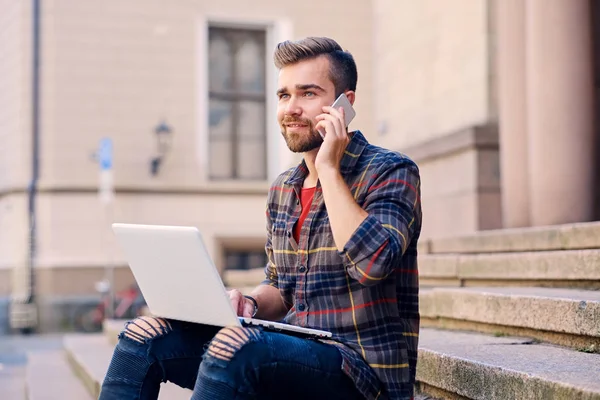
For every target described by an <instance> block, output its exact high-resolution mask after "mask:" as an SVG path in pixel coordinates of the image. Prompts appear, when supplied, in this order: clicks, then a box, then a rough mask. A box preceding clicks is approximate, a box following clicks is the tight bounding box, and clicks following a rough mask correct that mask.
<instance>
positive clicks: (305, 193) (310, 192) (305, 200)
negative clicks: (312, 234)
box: [294, 187, 316, 243]
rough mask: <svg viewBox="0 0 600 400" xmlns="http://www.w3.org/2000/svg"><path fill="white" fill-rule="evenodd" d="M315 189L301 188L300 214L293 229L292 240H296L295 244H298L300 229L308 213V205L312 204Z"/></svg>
mask: <svg viewBox="0 0 600 400" xmlns="http://www.w3.org/2000/svg"><path fill="white" fill-rule="evenodd" d="M315 189H316V187H311V188H306V189H305V188H302V191H301V192H300V205H301V207H302V213H301V214H300V218H298V222H296V226H295V227H294V239H296V243H300V230H301V229H302V224H303V223H304V220H305V219H306V216H307V215H308V212H309V211H310V205H311V204H312V201H313V197H314V196H315Z"/></svg>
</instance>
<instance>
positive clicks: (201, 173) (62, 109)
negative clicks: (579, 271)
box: [0, 0, 600, 332]
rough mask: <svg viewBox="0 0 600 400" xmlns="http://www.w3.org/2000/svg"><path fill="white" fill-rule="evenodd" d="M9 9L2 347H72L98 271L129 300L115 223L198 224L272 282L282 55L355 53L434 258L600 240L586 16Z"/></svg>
mask: <svg viewBox="0 0 600 400" xmlns="http://www.w3.org/2000/svg"><path fill="white" fill-rule="evenodd" d="M549 3H551V6H549ZM0 10H1V12H0V299H1V300H0V332H3V331H7V330H8V329H9V326H10V321H11V319H12V325H13V327H20V328H23V327H27V326H35V327H36V329H38V330H42V331H44V330H58V329H64V328H68V327H69V325H70V323H71V319H72V316H73V314H74V313H75V310H76V309H77V307H79V306H80V305H81V304H83V303H85V302H94V301H96V302H97V301H98V295H97V293H96V290H95V283H96V282H98V281H100V280H102V279H104V278H106V277H107V276H108V275H107V272H106V271H107V269H106V267H111V268H114V282H115V289H116V290H122V289H123V288H126V287H128V286H129V285H130V284H131V283H132V282H133V277H132V276H131V273H130V272H129V269H128V267H127V265H126V262H125V260H124V259H123V257H122V254H121V253H120V251H119V249H118V248H117V246H116V243H115V241H114V239H113V236H112V232H111V230H110V223H111V222H113V221H118V222H130V223H145V224H168V225H194V226H197V227H198V228H199V229H200V230H201V231H202V232H203V234H204V238H205V241H206V244H207V246H208V248H209V250H210V252H211V253H212V255H213V257H214V259H215V262H216V264H217V266H218V267H219V268H220V269H221V270H227V269H249V268H262V265H264V255H263V246H264V239H265V232H264V231H265V220H264V210H265V200H266V194H267V191H268V187H269V184H270V181H271V180H272V179H274V178H275V177H276V176H277V174H278V173H279V172H280V171H282V170H284V169H285V168H288V167H289V166H292V165H294V164H295V163H297V162H298V160H299V158H298V156H297V155H294V154H291V153H290V152H289V151H288V149H287V147H286V145H285V143H284V142H283V140H281V135H280V132H279V128H278V125H277V122H276V118H275V111H276V96H275V91H276V81H277V71H276V70H275V68H274V67H273V64H272V61H271V59H272V51H273V49H274V46H275V45H276V43H278V42H280V41H283V40H286V39H297V38H301V37H304V36H309V35H318V36H330V37H333V38H335V39H336V40H338V41H339V42H340V44H341V45H342V46H343V47H344V48H345V49H348V50H349V51H351V52H352V53H353V55H354V56H355V59H356V62H357V64H358V69H359V82H358V91H357V102H356V110H357V117H356V119H355V121H354V122H353V123H352V128H354V129H360V130H361V131H362V132H364V134H365V135H366V136H367V138H368V139H369V140H370V141H371V142H373V143H375V144H379V145H382V146H385V147H388V148H391V149H394V150H399V151H402V152H404V153H406V154H408V155H409V156H411V157H412V158H413V159H415V161H417V163H418V164H419V166H420V168H421V175H422V202H423V210H424V226H423V237H427V238H430V237H442V236H453V235H461V234H468V233H472V232H476V231H480V230H488V229H500V228H514V227H522V226H540V225H551V224H559V223H568V222H580V221H590V220H595V219H596V220H597V219H600V218H599V211H600V210H599V208H600V207H598V205H599V204H600V201H598V200H599V199H600V196H599V192H598V187H600V185H599V183H600V177H599V176H598V171H599V169H600V168H599V167H600V166H599V165H598V164H599V161H598V159H599V157H598V150H599V143H600V140H598V138H599V134H598V131H597V128H596V124H595V120H596V116H597V115H598V113H597V104H598V102H597V97H598V93H599V91H598V77H600V74H599V69H598V63H597V60H598V54H600V47H599V43H600V33H599V30H598V26H599V25H598V15H599V14H598V6H597V3H596V2H594V1H593V0H452V1H448V0H420V1H414V0H346V1H330V2H318V1H312V0H307V1H303V2H282V1H273V0H256V1H252V2H249V1H236V0H221V1H219V2H213V3H211V2H208V1H198V0H176V1H170V2H167V1H164V0H162V1H161V0H151V1H149V0H143V1H142V0H127V1H117V0H105V1H102V2H92V1H80V0H32V1H20V0H0ZM107 138H108V139H110V141H111V146H112V150H113V152H112V154H113V157H112V159H111V160H108V161H107V160H106V159H103V158H106V157H103V156H106V154H107V153H106V152H105V151H104V150H106V147H103V145H102V144H101V141H102V140H106V139H107ZM103 143H104V144H106V143H107V142H103ZM101 166H104V172H101ZM101 182H104V183H103V184H101ZM99 187H103V188H104V193H103V194H102V195H100V194H99ZM166 268H168V266H166ZM165 290H168V288H165ZM11 304H12V305H11ZM36 311H37V312H36ZM32 321H34V322H35V323H30V322H32Z"/></svg>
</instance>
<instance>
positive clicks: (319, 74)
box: [277, 56, 335, 153]
mask: <svg viewBox="0 0 600 400" xmlns="http://www.w3.org/2000/svg"><path fill="white" fill-rule="evenodd" d="M277 96H278V98H279V103H278V106H277V120H278V121H279V125H280V126H281V134H282V135H283V137H284V139H285V141H286V143H287V146H288V147H289V149H290V150H291V151H293V152H294V153H304V152H307V151H311V150H314V149H316V148H318V147H319V146H321V143H323V139H322V138H321V135H319V132H317V131H316V130H315V128H314V127H315V125H316V121H315V117H316V116H317V115H319V114H322V113H323V106H330V105H331V104H332V103H333V102H334V100H335V88H334V86H333V82H332V81H331V80H330V79H329V59H328V58H327V57H325V56H320V57H317V58H314V59H310V60H305V61H300V62H298V63H296V64H292V65H288V66H286V67H283V68H282V69H281V70H280V71H279V89H278V90H277Z"/></svg>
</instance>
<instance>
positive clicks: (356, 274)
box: [340, 159, 421, 286]
mask: <svg viewBox="0 0 600 400" xmlns="http://www.w3.org/2000/svg"><path fill="white" fill-rule="evenodd" d="M366 190H367V194H366V197H365V201H364V204H363V208H364V209H365V211H367V212H368V213H369V215H368V217H367V218H366V219H365V220H364V221H363V222H362V223H361V224H360V225H359V226H358V228H357V229H356V231H355V232H354V233H353V234H352V236H351V237H350V240H348V242H347V243H346V245H345V246H344V249H343V250H342V251H341V252H340V255H341V256H342V258H343V261H344V264H345V266H346V268H347V270H348V273H349V275H350V277H352V278H353V279H356V280H357V281H359V282H360V283H362V284H363V285H365V286H369V285H375V284H377V283H379V282H381V281H383V280H385V279H386V278H387V277H388V276H389V275H390V274H391V273H392V272H394V269H395V268H396V267H397V266H399V265H400V260H401V258H402V256H403V255H404V252H405V251H406V249H407V248H408V246H409V244H410V243H411V240H412V238H413V235H414V234H415V232H416V230H417V226H418V227H420V225H421V207H420V177H419V171H418V168H417V166H416V165H415V164H414V163H413V162H412V161H410V160H407V159H400V160H398V159H396V160H395V161H394V162H389V161H386V162H384V163H383V165H382V166H381V168H380V169H379V171H377V172H376V175H374V179H373V180H372V182H371V183H370V185H369V186H368V187H367V188H366ZM419 229H420V228H419Z"/></svg>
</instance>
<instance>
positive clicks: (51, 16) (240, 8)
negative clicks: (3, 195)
mask: <svg viewBox="0 0 600 400" xmlns="http://www.w3.org/2000/svg"><path fill="white" fill-rule="evenodd" d="M46 3H47V8H46V10H45V12H46V16H47V18H48V23H47V24H46V25H45V30H44V33H45V35H46V40H45V52H46V57H47V62H48V64H49V65H48V66H47V67H46V68H45V70H44V77H45V80H46V82H47V86H46V87H45V92H46V93H45V101H46V102H47V103H48V106H47V107H46V108H45V110H46V113H45V117H46V120H45V122H46V125H45V133H44V138H45V141H44V151H43V153H44V165H43V171H44V185H45V186H46V187H48V186H50V187H52V186H68V187H83V186H90V185H95V184H96V182H97V166H96V165H95V164H94V163H93V162H91V161H90V154H91V153H92V152H93V151H94V150H95V148H96V147H97V144H98V141H99V139H100V138H101V137H103V136H107V135H109V136H112V137H113V138H114V140H115V179H116V182H117V184H123V185H127V186H136V187H172V186H177V187H188V188H189V187H198V185H200V184H202V182H203V180H204V178H205V173H206V171H205V170H203V169H202V167H203V166H204V165H205V163H206V160H205V159H202V157H204V156H205V155H206V153H205V148H206V146H205V145H204V142H203V141H204V140H205V134H206V128H207V123H206V117H205V106H206V104H204V103H203V101H202V96H203V93H204V92H205V90H206V88H205V87H202V85H201V83H202V79H203V73H205V66H204V63H205V62H206V58H205V57H204V55H203V54H198V49H201V48H202V43H199V42H201V41H202V40H206V38H205V37H204V36H203V35H202V32H201V29H204V25H203V24H204V23H206V21H211V20H213V19H217V20H219V21H228V20H230V21H232V22H233V23H236V22H237V23H239V22H240V21H242V22H244V23H252V22H253V21H256V22H258V23H262V22H265V23H271V24H273V29H271V31H270V33H271V36H273V43H272V44H273V45H274V43H275V42H277V41H279V40H283V39H287V38H290V36H291V38H298V37H302V36H306V35H329V36H332V37H335V38H337V39H338V40H339V41H340V42H341V44H342V45H343V46H344V47H346V48H348V49H350V50H351V51H353V53H354V54H355V55H356V59H357V62H358V63H359V66H360V79H359V82H360V83H359V84H360V97H359V100H358V102H357V103H358V104H357V109H358V114H359V117H357V119H356V123H355V124H354V126H355V127H360V128H362V129H364V130H365V131H366V132H367V133H369V132H372V131H373V125H374V124H373V121H372V119H371V112H370V111H371V108H372V102H371V90H372V85H371V80H372V66H371V50H372V47H371V43H372V37H371V34H370V32H371V20H370V12H371V2H370V1H364V0H354V1H352V3H353V5H352V6H348V5H347V4H348V3H347V2H346V3H345V6H344V7H340V4H341V3H336V2H330V3H323V4H321V3H318V2H317V1H306V2H281V1H273V0H261V1H254V2H240V1H234V0H225V1H219V2H214V3H210V2H191V1H184V2H176V3H172V4H171V3H169V4H167V3H166V2H159V1H151V2H148V1H143V0H135V1H127V2H122V1H117V0H109V1H104V2H102V4H101V5H99V4H98V3H95V2H82V1H76V0H64V1H54V2H46ZM317 3H318V4H319V7H320V11H319V12H314V11H313V8H314V7H315V5H317ZM351 27H352V29H350V28H351ZM268 51H269V53H271V52H272V48H270V49H268ZM269 61H270V60H269ZM269 64H270V62H269ZM269 78H270V79H271V83H272V84H274V82H275V80H276V75H271V76H269ZM272 89H273V90H272V93H268V96H269V98H271V99H274V98H275V94H274V93H275V87H274V86H272ZM270 111H273V112H274V108H271V110H270ZM163 117H164V118H166V120H167V122H168V123H169V124H170V125H171V126H172V128H173V129H174V143H173V149H172V151H171V153H170V154H169V157H168V160H167V162H166V164H165V165H164V168H163V169H162V171H161V174H160V176H159V177H156V178H152V177H150V176H149V173H148V170H149V166H148V163H149V160H150V158H151V157H152V156H153V155H154V149H155V139H154V137H153V136H154V134H153V129H154V127H155V126H156V125H157V124H158V123H159V122H160V120H161V119H162V118H163ZM269 122H270V123H271V126H272V127H273V126H274V125H273V124H274V123H275V119H274V114H270V121H269ZM271 133H272V135H271V140H275V141H274V142H273V143H272V144H271V148H272V149H280V148H281V147H282V146H281V145H280V142H279V137H278V135H279V133H278V132H277V130H276V129H275V130H274V131H271ZM273 136H275V137H273ZM278 142H279V143H278ZM286 153H287V152H285V151H284V152H283V154H282V155H281V156H282V158H283V159H286V157H288V156H287V154H286ZM273 156H274V158H275V159H277V158H278V156H279V155H278V154H273ZM279 169H280V168H279V167H278V164H277V165H274V166H273V168H272V171H273V173H275V171H277V170H279Z"/></svg>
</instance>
